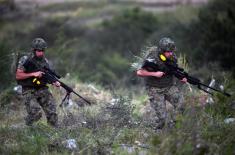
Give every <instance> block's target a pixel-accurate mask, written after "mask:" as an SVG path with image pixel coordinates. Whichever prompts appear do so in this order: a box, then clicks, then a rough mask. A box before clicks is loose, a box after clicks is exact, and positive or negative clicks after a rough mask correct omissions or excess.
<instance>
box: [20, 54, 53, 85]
mask: <svg viewBox="0 0 235 155" xmlns="http://www.w3.org/2000/svg"><path fill="white" fill-rule="evenodd" d="M28 62H33V63H34V64H35V65H36V66H35V65H30V63H28ZM43 66H46V67H48V68H49V63H48V60H47V59H46V58H43V59H37V58H36V57H35V56H34V54H33V53H30V54H28V55H24V56H22V57H21V58H20V59H19V62H18V65H17V69H21V70H23V71H24V72H25V73H32V72H36V71H39V68H42V67H43ZM33 79H34V77H30V78H27V79H24V80H17V83H18V84H19V85H22V86H23V88H24V87H25V88H26V87H28V88H29V87H30V88H41V87H46V85H45V84H43V85H40V86H35V84H33Z"/></svg>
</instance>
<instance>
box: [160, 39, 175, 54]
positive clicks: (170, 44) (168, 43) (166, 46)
mask: <svg viewBox="0 0 235 155" xmlns="http://www.w3.org/2000/svg"><path fill="white" fill-rule="evenodd" d="M158 47H159V48H160V49H161V51H162V52H164V51H172V52H174V51H176V46H175V42H174V41H173V40H172V39H170V38H167V37H164V38H162V39H160V41H159V43H158Z"/></svg>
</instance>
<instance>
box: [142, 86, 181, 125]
mask: <svg viewBox="0 0 235 155" xmlns="http://www.w3.org/2000/svg"><path fill="white" fill-rule="evenodd" d="M146 89H147V93H148V96H149V101H150V105H151V107H152V108H153V109H154V110H155V112H156V117H155V118H154V120H155V121H156V126H155V128H156V129H162V128H163V127H164V125H167V126H168V127H171V126H173V125H174V123H175V117H176V115H177V113H179V112H180V113H181V112H183V100H184V99H183V95H182V94H181V92H180V91H179V89H178V88H177V87H176V86H172V87H168V88H156V87H151V86H147V87H146ZM166 101H168V102H170V104H171V105H172V106H173V111H172V112H168V111H167V108H166Z"/></svg>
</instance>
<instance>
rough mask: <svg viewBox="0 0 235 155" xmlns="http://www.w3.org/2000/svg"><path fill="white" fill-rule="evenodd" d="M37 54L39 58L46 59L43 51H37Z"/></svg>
mask: <svg viewBox="0 0 235 155" xmlns="http://www.w3.org/2000/svg"><path fill="white" fill-rule="evenodd" d="M35 54H36V56H37V57H39V58H42V57H44V51H43V50H36V51H35Z"/></svg>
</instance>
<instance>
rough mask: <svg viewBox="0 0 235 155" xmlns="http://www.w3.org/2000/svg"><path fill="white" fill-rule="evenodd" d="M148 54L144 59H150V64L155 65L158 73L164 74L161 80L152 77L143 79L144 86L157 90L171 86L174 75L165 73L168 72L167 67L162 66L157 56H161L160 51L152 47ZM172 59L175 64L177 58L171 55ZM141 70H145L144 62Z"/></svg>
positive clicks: (162, 63)
mask: <svg viewBox="0 0 235 155" xmlns="http://www.w3.org/2000/svg"><path fill="white" fill-rule="evenodd" d="M148 53H149V54H148V55H147V56H146V57H145V60H147V59H151V60H152V62H154V63H155V64H157V66H158V69H159V71H163V72H165V73H166V74H165V75H164V76H163V77H161V78H157V77H153V76H148V77H145V83H146V85H148V86H153V87H157V88H166V87H170V86H173V85H174V82H175V81H174V75H172V74H170V73H168V72H167V70H168V68H167V66H166V65H165V64H164V62H163V61H162V60H160V57H159V55H160V54H161V51H160V49H159V48H158V47H152V48H151V49H149V52H148ZM173 59H174V61H176V62H177V58H176V56H175V55H173ZM142 68H143V69H146V68H145V65H144V62H143V64H142Z"/></svg>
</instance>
